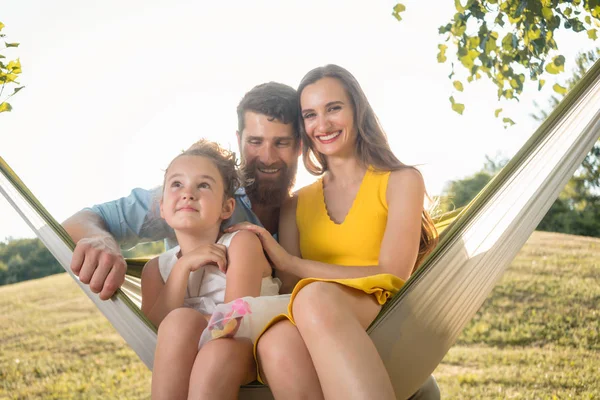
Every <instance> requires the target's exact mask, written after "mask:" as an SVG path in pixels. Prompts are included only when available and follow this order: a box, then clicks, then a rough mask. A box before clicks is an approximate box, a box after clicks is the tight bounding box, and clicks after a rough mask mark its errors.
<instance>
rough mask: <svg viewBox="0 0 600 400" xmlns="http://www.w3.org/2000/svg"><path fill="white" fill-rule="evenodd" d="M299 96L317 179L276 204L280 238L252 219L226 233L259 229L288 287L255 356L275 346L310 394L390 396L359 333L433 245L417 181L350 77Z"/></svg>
mask: <svg viewBox="0 0 600 400" xmlns="http://www.w3.org/2000/svg"><path fill="white" fill-rule="evenodd" d="M298 95H299V96H300V108H301V111H300V112H301V114H300V115H301V120H302V123H301V124H300V126H301V127H300V133H301V138H302V143H303V160H304V165H305V166H306V168H307V170H308V171H309V172H311V173H312V174H314V175H318V176H320V177H319V179H318V180H317V181H316V182H315V183H313V184H312V185H309V186H307V187H304V188H302V189H300V190H299V191H298V192H297V193H296V194H294V196H293V197H292V198H291V199H290V200H289V201H288V202H287V203H286V204H284V206H283V207H282V210H281V217H280V225H279V243H277V241H276V240H275V239H273V237H272V236H271V235H270V234H269V232H268V231H266V230H265V229H264V228H261V227H258V226H255V225H251V224H249V223H243V224H239V225H236V226H233V227H232V228H230V229H231V230H236V229H247V230H251V231H253V232H255V233H256V234H257V235H258V236H259V238H260V239H261V242H262V244H263V247H264V249H265V251H266V252H267V254H268V256H269V258H270V260H271V262H272V263H273V265H274V267H275V268H276V270H277V276H278V277H280V279H282V281H283V284H284V286H287V287H288V288H292V287H293V288H294V289H293V292H292V296H291V300H290V305H289V307H288V313H287V314H285V315H280V316H279V317H277V318H276V319H275V320H274V321H272V322H271V324H270V325H269V326H268V328H267V329H266V330H265V332H264V334H263V335H269V336H270V339H269V342H270V345H269V348H268V349H262V348H261V345H260V341H259V342H258V348H259V353H262V352H263V351H270V352H273V351H276V352H277V351H279V352H281V353H282V357H283V356H285V357H290V358H291V359H294V360H296V361H297V362H298V363H302V365H306V368H303V371H304V372H305V374H306V375H305V376H303V377H302V378H301V379H299V381H302V382H304V384H306V382H313V384H312V385H311V387H314V389H315V390H314V396H313V397H311V398H341V399H395V395H394V391H393V388H392V384H391V382H390V379H389V376H388V374H387V372H386V370H385V367H384V365H383V362H382V360H381V358H380V356H379V354H378V353H377V350H376V348H375V346H374V344H373V342H372V341H371V339H370V338H369V336H368V335H367V333H366V328H367V327H368V326H369V324H370V323H371V322H372V321H373V320H374V319H375V317H376V316H377V314H378V313H379V311H380V310H381V306H382V305H383V304H384V303H385V302H386V301H387V300H388V299H389V298H390V297H391V296H393V295H394V294H396V293H397V292H398V290H399V289H400V288H401V287H402V285H403V284H404V282H405V281H406V280H407V279H408V278H409V276H410V275H411V274H412V272H413V271H414V269H415V268H416V266H418V264H419V262H420V261H421V260H422V258H423V257H424V256H425V255H426V254H427V253H428V252H429V251H431V249H432V248H433V247H434V246H435V244H436V243H437V233H436V231H435V228H434V225H433V223H432V221H431V219H430V217H429V215H428V214H427V212H426V211H425V210H424V200H425V186H424V183H423V178H422V176H421V174H420V172H419V171H417V170H416V169H415V168H414V167H411V166H407V165H405V164H402V163H401V162H400V161H399V160H398V159H397V158H396V156H395V155H394V154H393V153H392V151H391V149H390V146H389V143H388V141H387V137H386V135H385V133H384V131H383V129H382V128H381V126H380V125H379V122H378V120H377V117H376V115H375V113H374V111H373V109H372V108H371V106H370V104H369V102H368V100H367V98H366V96H365V94H364V92H363V91H362V89H361V87H360V85H359V84H358V82H357V81H356V79H355V78H354V77H353V76H352V75H351V74H350V73H349V72H348V71H347V70H345V69H343V68H341V67H339V66H336V65H327V66H324V67H319V68H316V69H314V70H312V71H310V72H309V73H308V74H307V75H306V76H305V77H304V78H303V79H302V81H301V83H300V86H299V88H298ZM298 280H299V282H298ZM296 282H297V284H296ZM294 284H295V287H294ZM282 292H284V288H282ZM274 336H276V337H277V340H274ZM275 342H277V343H278V344H279V345H275V344H274V343H275ZM270 358H272V357H270ZM258 361H259V362H260V360H258ZM264 367H265V368H264V369H260V375H261V377H262V378H263V379H264V380H266V381H267V383H269V385H270V386H271V389H272V391H273V394H274V395H275V397H276V398H285V393H283V392H282V390H283V388H282V386H280V385H278V384H276V382H269V379H270V378H271V377H274V376H281V375H282V372H281V371H275V370H274V369H276V368H277V365H276V363H270V364H269V365H265V366H264Z"/></svg>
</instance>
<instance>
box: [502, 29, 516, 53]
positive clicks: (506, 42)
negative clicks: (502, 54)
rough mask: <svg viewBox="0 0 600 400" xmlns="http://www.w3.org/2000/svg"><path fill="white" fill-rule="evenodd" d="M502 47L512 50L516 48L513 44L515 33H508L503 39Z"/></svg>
mask: <svg viewBox="0 0 600 400" xmlns="http://www.w3.org/2000/svg"><path fill="white" fill-rule="evenodd" d="M502 48H503V49H504V50H508V51H510V50H512V49H513V48H514V46H513V34H512V33H510V32H509V33H507V34H506V36H504V38H503V39H502Z"/></svg>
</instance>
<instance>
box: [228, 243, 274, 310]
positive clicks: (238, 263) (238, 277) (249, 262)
mask: <svg viewBox="0 0 600 400" xmlns="http://www.w3.org/2000/svg"><path fill="white" fill-rule="evenodd" d="M227 255H228V263H227V285H226V287H225V303H229V302H230V301H233V300H235V299H239V298H240V297H245V296H253V297H258V296H260V288H261V284H262V278H263V277H264V276H270V275H271V266H270V265H269V262H268V261H267V258H266V257H265V253H264V252H263V248H262V245H261V243H260V240H259V239H258V237H257V236H256V235H254V234H253V233H252V232H246V231H242V232H238V233H237V234H236V235H235V236H234V237H233V239H232V240H231V244H230V245H229V249H228V252H227Z"/></svg>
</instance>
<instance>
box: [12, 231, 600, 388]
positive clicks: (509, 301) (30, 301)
mask: <svg viewBox="0 0 600 400" xmlns="http://www.w3.org/2000/svg"><path fill="white" fill-rule="evenodd" d="M599 308H600V239H590V238H582V237H577V236H569V235H561V234H553V233H543V232H536V233H534V234H533V236H532V237H531V238H530V239H529V241H528V242H527V244H526V245H525V247H524V248H523V249H522V250H521V252H520V253H519V255H518V256H517V258H516V259H515V261H514V262H513V263H512V265H511V267H510V268H509V270H508V272H507V273H506V274H505V275H504V277H503V278H502V280H501V282H500V283H499V284H498V285H497V286H496V288H495V289H494V291H493V293H492V294H491V295H490V297H489V298H488V300H487V301H486V303H485V304H484V305H483V307H482V308H481V310H480V311H479V312H478V314H477V316H476V317H475V318H474V319H473V321H471V323H470V324H469V325H468V326H467V327H466V328H465V330H464V331H463V333H462V335H461V336H460V338H459V341H458V342H457V344H456V345H455V346H454V347H453V348H452V349H451V350H450V352H449V353H448V354H447V356H446V357H445V358H444V360H443V362H442V363H441V364H440V366H439V367H438V369H437V370H436V371H435V373H434V374H435V376H436V378H437V379H438V382H439V384H440V387H441V390H442V396H443V398H444V399H568V398H574V399H600V336H599V332H600V318H599V317H600V311H599V310H598V309H599ZM0 326H1V327H2V328H1V331H0V399H32V398H44V399H89V398H127V399H136V398H148V397H149V390H150V372H149V371H148V370H147V369H146V367H145V366H144V365H143V364H142V363H141V361H139V360H138V358H137V356H136V355H135V354H134V353H133V351H132V350H131V349H130V348H129V347H128V346H127V344H126V343H125V342H124V341H123V339H122V338H121V337H120V336H119V335H118V334H117V333H116V332H115V331H114V329H113V328H112V327H111V325H110V324H109V323H108V322H107V321H106V320H105V319H104V317H103V316H102V315H101V314H100V312H99V311H98V310H97V309H96V308H95V307H94V305H93V304H92V302H91V301H90V300H89V299H87V297H86V296H85V295H84V294H83V293H82V292H81V291H80V289H79V288H78V287H77V286H76V285H75V284H74V283H73V282H72V281H71V279H70V278H69V277H68V276H67V275H66V274H61V275H55V276H52V277H48V278H44V279H39V280H36V281H30V282H24V283H20V284H15V285H10V286H5V287H1V288H0Z"/></svg>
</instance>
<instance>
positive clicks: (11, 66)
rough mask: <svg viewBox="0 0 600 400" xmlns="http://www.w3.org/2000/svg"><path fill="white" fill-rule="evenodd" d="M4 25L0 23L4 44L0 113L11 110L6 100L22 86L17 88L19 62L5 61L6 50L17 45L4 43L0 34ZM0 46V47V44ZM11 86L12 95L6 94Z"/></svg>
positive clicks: (0, 65) (0, 63)
mask: <svg viewBox="0 0 600 400" xmlns="http://www.w3.org/2000/svg"><path fill="white" fill-rule="evenodd" d="M3 28H4V24H3V23H2V22H0V42H4V47H0V113H1V112H5V111H10V110H12V106H11V105H10V104H9V103H8V99H9V98H11V97H12V96H14V95H15V94H17V93H18V92H19V91H20V90H21V89H23V88H24V86H19V82H17V78H18V77H19V75H20V74H21V72H22V70H21V61H20V60H19V59H18V58H17V59H16V60H13V61H6V56H5V55H4V54H7V53H5V51H6V49H9V48H11V47H19V43H9V42H7V41H6V39H5V37H6V35H5V34H4V33H2V29H3ZM0 46H2V45H1V44H0ZM9 86H12V87H13V91H12V93H10V94H8V93H7V92H6V89H7V88H8V87H9Z"/></svg>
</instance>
